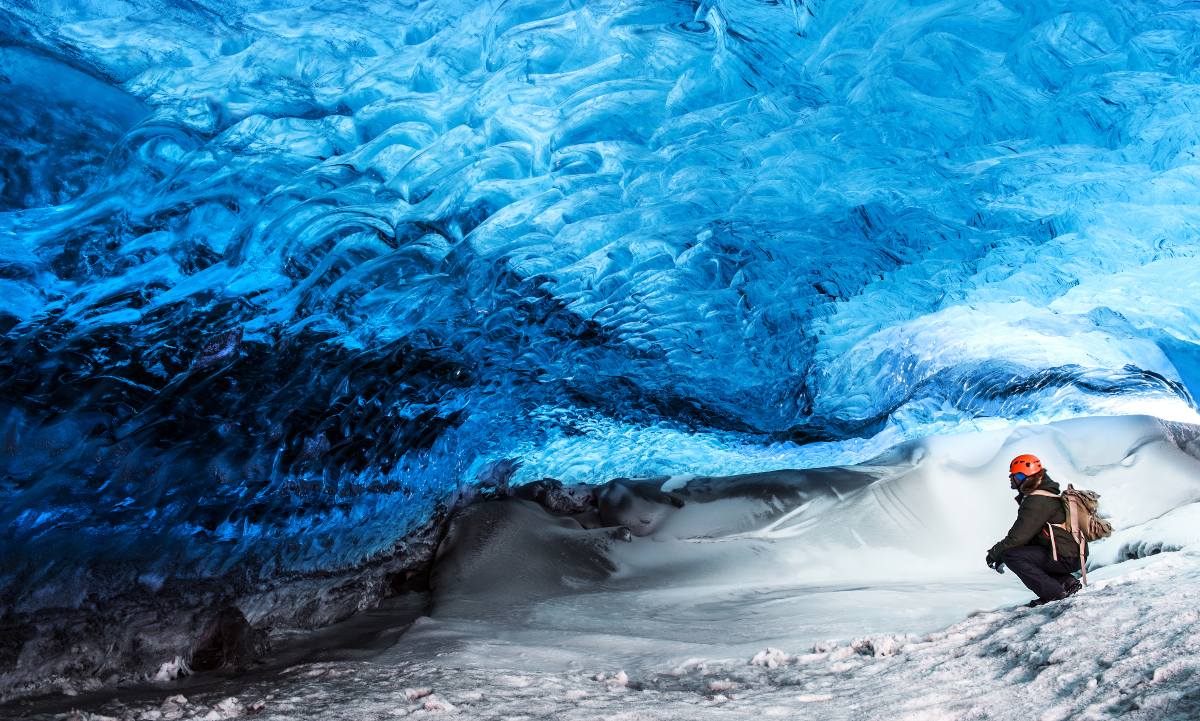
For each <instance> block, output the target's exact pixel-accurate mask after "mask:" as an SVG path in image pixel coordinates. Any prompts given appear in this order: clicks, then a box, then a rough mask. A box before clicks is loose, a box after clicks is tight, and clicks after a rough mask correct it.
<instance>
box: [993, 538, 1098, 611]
mask: <svg viewBox="0 0 1200 721" xmlns="http://www.w3.org/2000/svg"><path fill="white" fill-rule="evenodd" d="M1000 560H1001V561H1003V562H1004V565H1005V566H1008V568H1009V570H1010V571H1012V572H1013V573H1015V574H1017V578H1019V579H1021V583H1024V584H1025V587H1026V588H1028V589H1029V590H1030V591H1033V592H1034V593H1036V594H1037V596H1038V598H1040V599H1042V600H1043V601H1053V600H1055V599H1058V598H1061V597H1062V595H1063V591H1064V586H1065V585H1066V583H1067V581H1068V580H1070V579H1072V578H1074V576H1072V575H1071V574H1072V573H1075V572H1076V571H1078V570H1079V559H1078V558H1068V557H1065V556H1059V557H1058V560H1057V561H1055V560H1054V558H1053V557H1052V556H1051V555H1050V549H1049V548H1043V547H1042V546H1017V547H1016V548H1010V549H1008V550H1007V551H1005V552H1004V553H1001V554H1000Z"/></svg>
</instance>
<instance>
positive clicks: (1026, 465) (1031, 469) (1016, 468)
mask: <svg viewBox="0 0 1200 721" xmlns="http://www.w3.org/2000/svg"><path fill="white" fill-rule="evenodd" d="M1040 470H1042V462H1041V461H1040V460H1039V459H1038V457H1037V456H1035V455H1033V454H1032V453H1022V454H1021V455H1019V456H1017V457H1016V458H1014V459H1012V463H1009V464H1008V475H1010V476H1011V475H1012V474H1014V473H1024V474H1025V475H1026V476H1032V475H1033V474H1035V473H1037V472H1038V471H1040Z"/></svg>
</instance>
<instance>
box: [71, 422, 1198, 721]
mask: <svg viewBox="0 0 1200 721" xmlns="http://www.w3.org/2000/svg"><path fill="white" fill-rule="evenodd" d="M1198 438H1200V435H1198V434H1197V431H1196V428H1195V427H1189V426H1183V425H1179V424H1166V423H1163V422H1160V421H1156V420H1154V419H1150V418H1144V417H1137V418H1109V419H1086V420H1076V421H1070V422H1066V423H1060V424H1055V425H1051V426H1043V427H1028V428H1020V429H1017V430H1015V431H1003V432H995V433H986V434H976V435H972V436H955V437H943V438H937V439H929V440H926V441H923V442H921V443H918V444H913V445H910V446H906V447H903V448H899V449H897V450H896V451H894V452H892V453H889V454H887V455H886V456H885V457H883V458H881V459H879V460H878V461H877V462H876V463H874V464H872V465H868V466H860V467H856V468H853V469H826V470H822V471H811V472H807V471H806V472H791V473H780V474H763V475H758V476H753V477H744V478H733V479H696V480H692V481H691V482H690V483H688V485H687V486H685V487H683V488H682V489H680V491H679V492H680V493H681V494H682V495H683V496H684V497H685V499H687V500H688V503H687V504H686V505H684V507H683V508H679V509H676V508H674V507H671V506H668V505H665V504H664V505H655V504H652V503H646V504H643V505H642V506H639V508H640V511H639V512H640V513H643V515H644V516H645V520H646V522H647V527H648V529H649V530H650V531H651V532H650V533H649V534H648V535H645V536H643V537H634V538H632V539H630V540H621V539H620V538H619V537H616V536H615V534H613V533H611V531H609V530H606V529H595V530H585V529H583V528H581V527H579V525H578V524H576V523H575V522H574V521H571V520H569V519H563V518H557V517H554V516H552V515H550V514H548V513H546V512H545V511H544V510H543V509H542V508H541V507H540V506H537V505H535V504H532V503H528V502H524V501H515V500H510V501H503V502H492V503H483V504H478V505H475V506H472V507H471V508H469V509H468V510H467V511H466V512H465V513H464V514H463V516H462V517H460V519H459V521H458V523H457V524H456V527H455V528H454V529H453V530H452V532H451V534H450V536H449V540H448V543H447V545H446V546H445V548H444V549H443V551H442V554H441V558H440V560H439V562H438V566H437V571H436V576H435V594H434V605H433V608H432V610H431V611H430V613H429V615H428V616H424V617H421V618H419V619H418V620H417V622H416V623H415V624H414V625H413V627H412V628H411V629H410V630H409V631H408V632H407V633H406V634H405V635H404V636H403V637H401V639H400V640H399V642H398V643H396V644H395V645H393V646H391V647H390V648H387V649H386V650H383V651H381V652H378V653H377V654H375V655H373V656H371V657H370V658H365V659H364V658H355V659H347V660H337V661H326V662H319V663H307V664H301V665H298V666H295V667H293V668H291V669H289V670H287V671H286V672H284V673H282V674H276V675H272V676H269V677H255V678H252V679H251V678H247V679H241V680H238V679H234V680H230V681H228V682H224V683H221V684H216V685H208V686H205V687H201V688H200V690H198V691H196V692H194V693H191V694H190V697H181V696H179V695H177V694H178V693H179V689H174V688H171V687H170V686H163V688H162V691H161V693H159V694H158V695H157V696H156V697H149V696H147V695H145V694H141V695H139V696H138V697H137V698H138V700H137V701H136V702H132V701H129V702H126V703H121V702H120V701H113V700H108V701H105V702H104V703H103V704H99V705H95V704H93V705H92V706H91V707H89V708H88V709H87V710H86V711H81V712H79V713H78V716H79V717H80V718H96V716H93V714H101V715H108V716H112V717H115V718H127V719H177V718H212V719H217V718H232V717H236V716H240V715H246V714H254V715H256V717H258V718H264V719H295V718H313V719H318V718H319V719H376V718H379V719H382V718H392V717H404V716H418V717H424V716H433V715H439V716H440V715H455V716H458V717H461V718H470V719H534V718H537V719H581V720H582V719H639V720H641V719H645V720H651V719H663V720H666V719H672V720H673V719H702V718H722V719H725V718H729V719H741V718H755V719H758V718H791V719H876V718H878V719H888V720H889V721H893V720H896V719H900V720H903V719H913V720H914V721H915V720H931V721H932V720H941V719H947V720H948V719H963V720H966V719H1013V720H1017V719H1020V720H1022V721H1025V720H1028V719H1044V720H1045V721H1051V720H1057V719H1108V718H1118V717H1119V718H1123V719H1137V718H1144V719H1155V720H1162V719H1177V720H1179V721H1183V720H1184V719H1189V720H1190V719H1196V718H1200V611H1198V609H1200V528H1198V527H1197V525H1196V523H1195V522H1194V521H1195V520H1197V516H1198V509H1200V506H1198V505H1196V504H1197V501H1200V461H1198V460H1197V458H1196V457H1195V456H1196V447H1197V439H1198ZM1018 451H1031V452H1034V453H1037V454H1039V455H1040V456H1041V457H1042V458H1043V460H1044V461H1045V462H1046V465H1047V467H1048V468H1049V469H1050V471H1051V473H1052V475H1054V476H1055V478H1056V479H1057V480H1059V481H1060V482H1062V483H1064V484H1065V483H1068V482H1069V483H1074V484H1076V485H1077V486H1081V487H1086V488H1091V489H1094V490H1097V491H1099V492H1100V493H1101V494H1102V497H1103V500H1102V508H1103V509H1104V510H1105V511H1107V512H1108V513H1109V514H1110V515H1111V517H1112V519H1113V521H1114V523H1115V524H1116V525H1117V526H1118V528H1119V529H1120V530H1119V531H1118V533H1117V534H1116V535H1115V536H1114V537H1113V538H1112V539H1110V540H1109V541H1106V542H1105V543H1102V544H1098V545H1097V547H1096V549H1095V554H1094V556H1093V558H1094V560H1095V562H1096V565H1095V567H1094V568H1095V570H1094V571H1093V572H1092V573H1091V574H1089V575H1090V579H1091V585H1090V586H1089V587H1088V588H1087V589H1085V590H1084V591H1083V592H1081V593H1080V594H1078V595H1077V596H1075V597H1073V598H1071V599H1068V600H1066V601H1061V602H1058V603H1054V604H1050V605H1047V606H1044V607H1041V608H1037V609H1027V608H1025V607H1023V606H1022V605H1021V602H1023V601H1025V600H1027V599H1028V598H1029V594H1028V592H1027V591H1025V590H1024V589H1023V588H1021V587H1020V584H1019V582H1017V580H1016V579H1015V578H1013V577H1012V576H1011V575H1010V574H1005V575H1003V576H1000V575H996V574H994V573H992V572H991V571H990V570H988V569H987V568H985V567H984V564H983V554H984V551H985V550H986V548H987V547H988V546H989V545H990V543H991V542H993V541H994V540H996V539H997V538H999V537H1000V536H1001V535H1003V533H1004V531H1005V530H1007V527H1008V525H1009V523H1010V522H1011V518H1012V516H1013V513H1014V509H1015V507H1014V504H1013V503H1012V500H1011V498H1010V491H1009V489H1008V487H1007V480H1006V478H1005V471H1006V463H1007V459H1008V458H1010V457H1011V456H1012V455H1013V454H1014V453H1015V452H1018ZM635 505H636V504H635ZM60 715H61V714H60Z"/></svg>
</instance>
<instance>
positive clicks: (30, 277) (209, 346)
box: [0, 0, 1200, 608]
mask: <svg viewBox="0 0 1200 721" xmlns="http://www.w3.org/2000/svg"><path fill="white" fill-rule="evenodd" d="M0 8H2V10H3V12H0V39H2V40H3V43H0V44H2V45H3V48H2V49H0V118H3V119H4V122H3V123H2V124H0V153H3V157H4V158H5V163H4V166H5V167H4V169H3V177H2V180H3V187H2V188H0V414H2V417H3V424H2V425H0V440H2V442H3V447H4V453H3V456H2V459H0V484H2V485H0V498H2V499H3V503H0V555H3V557H5V558H6V559H11V560H10V561H9V562H7V563H5V564H4V566H3V568H2V570H0V588H3V589H5V593H4V594H3V595H2V604H0V606H2V607H21V608H26V607H36V606H38V605H44V604H51V603H79V602H82V599H83V597H84V596H86V594H87V593H89V592H90V589H93V588H94V587H95V586H96V585H97V584H100V583H102V582H104V581H105V579H108V582H111V579H125V580H126V581H128V582H139V581H138V580H137V579H151V581H150V582H149V583H150V585H151V586H153V585H154V584H156V583H158V581H154V580H153V579H159V578H161V577H163V576H164V575H172V574H175V575H184V576H188V575H192V576H200V577H219V576H222V575H223V574H232V573H249V574H251V575H255V574H261V575H269V574H274V573H283V572H296V571H306V570H313V569H323V568H331V567H337V566H345V565H346V564H351V563H355V562H357V561H359V560H361V559H363V558H366V557H370V556H371V555H372V554H379V553H383V552H385V551H386V550H387V549H389V548H390V547H391V545H392V544H394V543H395V542H396V539H397V538H399V537H400V536H402V535H403V533H405V532H406V531H408V530H411V529H412V528H414V527H416V526H418V525H419V524H421V523H423V522H424V521H425V520H426V519H428V518H429V517H430V515H431V514H433V513H435V512H436V511H437V508H438V504H439V503H443V502H445V500H446V499H447V498H448V497H449V496H450V495H451V494H453V493H455V492H456V491H458V490H459V489H460V487H461V486H463V485H464V484H466V485H469V484H471V483H474V482H475V479H476V477H477V476H478V475H479V473H480V471H481V469H486V468H489V467H491V465H490V464H494V463H495V462H496V461H498V460H501V459H515V461H517V462H519V464H520V465H519V466H517V465H515V464H514V465H513V469H514V475H513V477H512V479H513V480H515V481H517V482H519V481H524V480H533V479H536V478H539V477H541V476H543V475H552V476H555V477H558V478H562V479H563V480H567V481H583V482H596V481H603V480H607V479H608V478H611V477H614V476H618V475H653V474H663V475H673V474H687V473H731V472H743V471H752V470H763V469H767V468H775V467H779V466H793V467H803V466H809V465H820V464H829V463H849V462H853V461H858V460H863V459H866V458H869V457H871V456H872V455H874V454H876V453H878V452H880V451H881V450H883V449H884V448H886V447H888V446H889V445H891V444H892V443H894V442H896V441H899V440H904V439H908V438H915V437H921V436H924V435H928V434H931V433H935V432H951V431H955V430H961V429H967V428H971V429H974V428H987V427H991V426H992V425H995V424H1005V423H1010V422H1022V421H1047V420H1053V419H1056V418H1064V417H1070V416H1079V415H1089V414H1111V413H1126V412H1132V411H1131V409H1134V410H1136V411H1138V412H1144V411H1146V410H1147V409H1158V410H1159V411H1161V412H1162V413H1171V414H1176V415H1178V414H1190V413H1191V411H1190V408H1191V406H1192V405H1193V403H1194V400H1193V396H1194V394H1195V393H1196V391H1197V388H1200V371H1198V370H1197V369H1198V368H1200V365H1198V364H1200V355H1198V347H1197V343H1198V342H1200V330H1198V328H1200V322H1198V321H1200V318H1198V317H1197V312H1196V310H1195V309H1196V308H1197V307H1200V303H1198V302H1197V301H1198V300H1200V273H1198V272H1197V270H1196V267H1197V266H1196V264H1195V260H1194V259H1195V256H1196V253H1197V250H1198V249H1200V239H1198V238H1200V236H1198V235H1197V233H1196V227H1197V221H1200V205H1197V202H1196V198H1197V197H1200V195H1198V193H1197V190H1198V189H1200V172H1198V169H1200V164H1198V163H1197V161H1196V153H1197V151H1198V149H1200V144H1198V142H1197V137H1200V136H1198V134H1197V129H1198V127H1200V126H1198V121H1197V120H1196V117H1197V116H1196V112H1195V109H1196V107H1197V103H1198V102H1200V85H1198V84H1197V81H1198V80H1200V77H1198V76H1197V71H1196V69H1195V68H1196V63H1195V60H1196V58H1197V52H1198V48H1200V35H1198V32H1197V28H1200V10H1198V9H1197V8H1195V7H1194V6H1193V5H1192V4H1189V3H1184V2H1165V1H1163V2H1149V1H1140V2H1126V3H1119V4H1109V5H1104V4H1101V5H1096V4H1090V3H1082V2H1077V1H1075V0H1044V1H1041V2H1035V1H1032V0H984V1H983V2H980V1H978V0H972V1H971V2H966V1H963V0H936V1H932V2H925V1H913V2H903V1H901V0H866V1H862V0H854V1H851V0H789V2H784V3H780V2H775V1H773V0H702V1H700V2H668V1H660V0H655V1H653V2H643V3H625V2H618V1H615V0H609V1H600V2H590V3H586V4H583V3H575V2H561V1H559V0H536V1H535V0H501V1H497V0H488V1H485V2H478V3H466V2H459V1H455V0H421V1H418V0H406V1H404V2H395V3H378V2H366V1H356V0H334V1H330V2H322V3H314V4H305V5H300V6H290V5H288V4H284V3H276V2H270V1H268V0H243V1H240V2H231V1H226V0H223V1H222V2H214V1H212V0H190V1H189V2H182V1H179V2H176V1H174V0H172V1H168V2H149V1H148V0H90V1H89V2H82V3H63V2H56V1H55V0H34V1H33V2H11V1H10V0H0ZM122 582H124V581H122ZM32 589H38V591H37V593H35V592H34V591H33V590H32ZM38 594H41V595H38Z"/></svg>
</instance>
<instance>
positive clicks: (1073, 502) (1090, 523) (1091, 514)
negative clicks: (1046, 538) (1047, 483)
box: [1030, 483, 1113, 586]
mask: <svg viewBox="0 0 1200 721" xmlns="http://www.w3.org/2000/svg"><path fill="white" fill-rule="evenodd" d="M1030 495H1033V496H1050V497H1051V498H1059V499H1061V500H1062V502H1063V509H1064V510H1065V511H1066V512H1067V520H1066V522H1065V523H1047V524H1046V525H1047V526H1048V527H1050V528H1047V532H1048V533H1049V534H1050V551H1051V553H1052V554H1053V555H1054V560H1055V561H1057V560H1058V547H1057V545H1056V544H1055V543H1054V528H1053V526H1058V527H1059V528H1061V529H1063V530H1064V531H1066V532H1067V533H1069V534H1071V538H1074V539H1075V542H1076V543H1078V544H1079V568H1080V571H1082V575H1083V583H1084V585H1085V586H1086V585H1087V544H1088V542H1089V541H1098V540H1100V539H1101V538H1108V537H1109V536H1111V535H1112V532H1113V526H1112V523H1110V522H1109V521H1108V520H1106V519H1104V518H1101V517H1100V515H1099V509H1100V494H1099V493H1096V492H1095V491H1084V490H1078V489H1076V488H1075V486H1073V485H1071V484H1070V483H1068V484H1067V490H1065V491H1063V492H1062V494H1061V495H1059V494H1057V493H1051V492H1050V491H1032V492H1031V493H1030Z"/></svg>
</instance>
